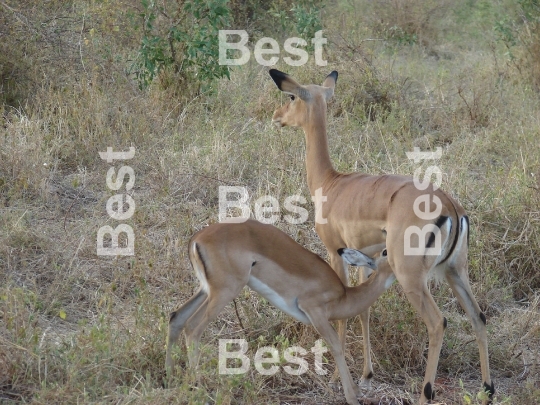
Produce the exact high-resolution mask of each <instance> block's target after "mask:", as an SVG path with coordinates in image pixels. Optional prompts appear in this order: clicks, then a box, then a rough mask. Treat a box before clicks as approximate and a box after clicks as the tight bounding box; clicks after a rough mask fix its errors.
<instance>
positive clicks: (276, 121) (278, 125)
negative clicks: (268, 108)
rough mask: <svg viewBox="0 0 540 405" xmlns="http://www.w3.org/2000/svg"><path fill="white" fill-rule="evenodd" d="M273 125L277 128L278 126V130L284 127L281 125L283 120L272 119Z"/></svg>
mask: <svg viewBox="0 0 540 405" xmlns="http://www.w3.org/2000/svg"><path fill="white" fill-rule="evenodd" d="M272 124H274V125H275V126H277V127H278V128H281V127H282V126H283V125H281V118H277V119H275V118H272Z"/></svg>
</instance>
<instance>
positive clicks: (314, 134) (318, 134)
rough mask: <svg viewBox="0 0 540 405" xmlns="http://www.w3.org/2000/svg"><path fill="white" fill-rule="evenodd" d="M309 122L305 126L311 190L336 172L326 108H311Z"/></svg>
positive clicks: (307, 165) (308, 179) (308, 176)
mask: <svg viewBox="0 0 540 405" xmlns="http://www.w3.org/2000/svg"><path fill="white" fill-rule="evenodd" d="M309 114H311V115H313V116H312V117H308V119H307V122H308V124H307V125H306V126H305V127H304V128H303V129H304V133H305V135H306V171H307V182H308V187H309V191H311V194H312V195H315V194H314V193H315V190H317V189H318V188H319V187H322V185H323V183H324V181H325V180H327V179H328V178H329V177H330V176H331V175H333V174H334V173H336V171H335V170H334V168H333V167H332V162H331V161H330V154H329V152H328V137H327V135H326V108H320V109H318V108H317V109H315V108H313V109H310V111H309Z"/></svg>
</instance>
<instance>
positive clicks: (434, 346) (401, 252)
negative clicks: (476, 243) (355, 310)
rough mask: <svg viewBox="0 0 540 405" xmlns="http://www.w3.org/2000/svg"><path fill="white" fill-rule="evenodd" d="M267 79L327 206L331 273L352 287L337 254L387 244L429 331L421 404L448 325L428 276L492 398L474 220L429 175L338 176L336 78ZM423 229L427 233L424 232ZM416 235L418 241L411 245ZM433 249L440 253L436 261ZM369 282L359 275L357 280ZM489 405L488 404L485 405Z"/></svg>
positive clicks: (322, 232)
mask: <svg viewBox="0 0 540 405" xmlns="http://www.w3.org/2000/svg"><path fill="white" fill-rule="evenodd" d="M269 73H270V76H271V77H272V79H273V80H274V82H275V83H276V85H277V86H278V88H279V89H280V90H281V91H283V92H285V93H287V94H289V95H290V98H291V100H290V101H289V102H288V103H286V104H285V105H284V106H283V107H281V108H279V109H278V110H276V111H275V113H274V116H273V121H274V122H275V123H276V124H277V125H279V126H280V127H283V126H292V127H300V128H302V129H303V130H304V134H305V139H306V171H307V182H308V187H309V190H310V192H311V195H312V196H317V195H319V196H320V197H322V196H324V197H325V198H326V200H324V199H322V200H319V201H323V202H322V203H321V204H319V207H317V206H316V207H315V210H316V217H317V218H320V219H321V220H320V221H317V223H316V224H315V229H316V231H317V233H318V234H319V237H320V238H321V240H322V242H323V243H324V245H325V246H326V248H327V249H328V254H329V256H330V264H331V266H332V268H333V269H334V271H335V272H336V273H337V274H338V276H339V278H340V279H341V280H342V281H343V283H344V284H345V285H347V283H348V273H347V267H346V264H344V262H343V259H342V258H341V257H340V256H339V255H338V254H337V249H338V248H340V247H342V246H347V247H348V248H354V249H362V248H364V247H366V246H370V245H374V244H377V243H382V242H386V244H387V249H388V262H389V264H390V266H391V267H392V269H393V271H394V274H395V276H396V278H397V280H398V281H399V283H400V284H401V286H402V287H403V290H404V292H405V294H406V295H407V298H408V299H409V301H410V302H411V304H412V305H413V307H414V308H415V309H416V311H418V313H419V315H420V316H421V317H422V319H423V321H424V323H425V324H426V326H427V329H428V334H429V350H428V360H427V366H426V374H425V377H424V383H423V389H422V394H421V398H420V403H421V404H425V403H427V402H428V401H430V400H432V399H434V397H435V390H434V386H433V384H434V381H435V374H436V371H437V364H438V362H439V355H440V350H441V345H442V341H443V333H444V329H445V327H446V319H444V317H443V316H442V314H441V311H440V310H439V308H438V307H437V305H436V304H435V301H434V300H433V297H432V296H431V293H430V292H429V288H428V284H427V281H428V279H429V278H430V277H438V278H445V279H446V280H447V281H448V283H449V284H450V287H451V288H452V291H453V292H454V294H455V295H456V297H457V299H458V301H459V303H460V304H461V306H462V307H463V309H464V310H465V312H466V313H467V315H468V316H469V318H470V320H471V322H472V326H473V330H474V333H475V334H476V340H477V342H478V347H479V351H480V366H481V369H482V379H483V382H484V388H485V390H486V391H487V392H488V393H489V397H490V398H491V397H492V395H493V393H494V385H493V382H492V380H491V377H490V373H489V361H488V348H487V337H486V317H485V316H484V314H483V313H482V312H481V310H480V307H479V306H478V304H477V302H476V300H475V299H474V296H473V294H472V292H471V288H470V285H469V277H468V267H467V266H468V263H467V250H468V239H469V220H468V218H467V216H466V214H465V211H464V209H463V208H462V207H461V206H460V205H459V203H458V202H457V201H456V200H454V199H453V198H452V197H451V196H449V195H448V194H446V193H445V192H443V191H442V190H441V189H438V188H436V187H435V186H433V185H432V184H430V183H429V178H430V176H431V173H429V172H426V173H427V174H428V173H429V175H426V177H427V179H424V180H425V181H423V182H417V181H414V180H413V178H411V177H407V176H397V175H381V176H371V175H368V174H364V173H352V174H342V173H338V172H337V171H336V170H334V168H333V167H332V163H331V161H330V155H329V152H328V140H327V135H326V111H327V106H326V103H327V101H328V99H330V98H331V97H332V96H333V94H334V88H335V85H336V80H337V77H338V73H337V72H336V71H334V72H332V73H330V74H329V75H328V76H327V77H326V79H325V80H324V82H323V84H322V86H317V85H306V86H303V85H301V84H299V83H298V82H296V81H295V80H294V79H293V78H291V77H290V76H289V75H287V74H285V73H283V72H280V71H279V70H275V69H272V70H270V72H269ZM426 229H427V230H428V232H424V231H425V230H426ZM412 235H414V236H415V238H411V236H412ZM428 235H429V237H428ZM408 238H409V239H408ZM437 242H438V243H437ZM415 243H416V245H415ZM408 244H409V245H408ZM412 246H414V247H416V248H417V250H418V249H420V251H421V252H420V254H418V252H415V253H414V254H411V253H412V252H411V250H410V249H409V247H412ZM435 247H438V249H436V250H438V251H437V252H436V254H433V253H432V252H433V248H435ZM424 249H425V250H424ZM365 277H366V275H365V274H363V272H362V271H361V272H360V281H363V280H365ZM368 311H369V309H366V311H364V312H363V313H362V314H360V320H361V322H362V333H363V337H364V370H363V382H364V384H365V385H367V386H368V387H369V384H370V380H371V378H372V376H373V367H372V364H371V354H370V344H369V312H368ZM338 332H339V336H340V340H341V342H342V345H344V344H345V322H343V321H342V322H340V323H339V324H338ZM334 376H335V375H334ZM488 402H489V401H488V400H487V399H486V400H485V401H484V404H486V403H488Z"/></svg>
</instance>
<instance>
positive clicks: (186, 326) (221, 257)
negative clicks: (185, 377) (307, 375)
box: [165, 220, 395, 405]
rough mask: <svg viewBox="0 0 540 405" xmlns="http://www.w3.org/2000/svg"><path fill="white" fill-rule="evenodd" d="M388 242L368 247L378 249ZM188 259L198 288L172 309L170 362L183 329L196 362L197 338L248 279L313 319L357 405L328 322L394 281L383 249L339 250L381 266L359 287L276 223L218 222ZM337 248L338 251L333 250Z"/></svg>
mask: <svg viewBox="0 0 540 405" xmlns="http://www.w3.org/2000/svg"><path fill="white" fill-rule="evenodd" d="M383 248H384V244H383V245H376V246H372V247H370V248H369V249H366V252H368V251H369V252H370V253H375V252H381V250H382V249H383ZM188 252H189V260H190V261H191V264H192V266H193V269H194V270H195V274H196V275H197V278H198V279H199V281H200V283H201V286H200V288H199V290H198V291H197V292H196V293H195V294H194V295H193V296H192V297H191V298H190V299H189V300H188V301H187V302H186V303H185V304H184V305H182V306H181V307H180V308H179V309H178V310H176V311H175V312H173V313H172V314H171V318H170V321H169V334H168V338H167V355H166V363H165V367H166V369H167V370H168V371H169V372H170V371H171V370H172V368H173V361H172V357H171V349H172V346H173V344H174V343H175V342H176V341H177V340H178V337H179V336H180V332H181V331H182V330H184V332H185V335H186V345H187V347H188V360H189V364H190V366H191V367H196V366H197V363H198V358H199V340H200V338H201V335H202V333H203V331H204V330H205V329H206V326H207V325H208V323H209V322H211V321H212V320H213V319H215V318H216V317H217V315H218V314H219V313H220V312H221V310H222V309H223V308H224V307H225V305H227V304H228V303H230V302H231V301H232V300H233V299H234V298H236V297H237V296H238V295H239V294H240V292H241V291H242V289H243V288H244V286H246V285H248V286H249V287H251V288H252V289H253V290H255V291H256V292H258V293H259V294H260V295H262V296H263V297H264V298H266V299H267V300H268V301H269V302H271V303H272V304H273V305H274V306H276V307H277V308H279V309H281V310H282V311H283V312H285V313H287V314H289V315H291V316H292V317H294V318H296V319H297V320H299V321H301V322H304V323H307V324H311V325H313V326H314V327H315V329H317V331H318V332H319V333H320V334H321V336H322V337H323V338H324V339H325V340H326V342H327V343H328V345H329V347H330V351H331V353H332V355H333V356H334V359H335V361H336V364H337V368H338V369H339V373H340V375H341V382H342V384H343V391H344V393H345V398H346V399H347V403H349V404H351V405H359V403H358V400H357V395H359V394H360V392H359V389H358V387H357V386H356V385H355V384H354V383H353V380H352V378H351V374H350V372H349V368H348V367H347V363H346V361H345V356H344V354H343V351H342V345H341V342H340V340H339V337H338V335H337V333H336V331H335V330H334V328H333V327H332V325H331V324H330V321H331V320H336V319H344V318H349V317H351V316H356V315H357V314H359V313H360V312H361V311H365V310H366V308H369V306H370V305H371V304H372V303H373V302H374V301H375V300H376V299H377V297H379V295H380V294H382V293H383V292H384V291H385V290H386V289H387V288H388V287H390V285H391V284H392V282H393V281H394V279H395V277H394V274H393V272H392V269H391V268H390V266H388V261H387V258H386V253H385V250H382V254H381V256H380V257H379V258H378V259H377V260H376V261H374V260H373V259H371V258H370V257H369V256H367V255H365V254H363V253H362V252H359V251H356V250H352V249H340V251H339V254H341V255H343V257H344V258H345V259H346V260H347V261H348V263H350V264H353V265H357V266H369V267H371V268H372V269H377V268H378V267H379V270H378V271H376V272H375V275H374V276H372V277H370V279H369V280H368V281H366V282H365V283H364V284H360V285H359V286H357V287H352V288H351V287H346V286H344V285H343V283H342V282H341V280H340V279H339V277H338V276H337V275H336V273H335V272H334V271H333V270H332V269H331V268H330V266H329V265H328V264H327V263H326V262H325V261H324V260H322V259H321V258H320V257H319V256H317V255H316V254H314V253H312V252H310V251H309V250H307V249H305V248H303V247H302V246H300V245H299V244H298V243H296V242H295V241H294V240H292V239H291V238H290V237H289V236H288V235H286V234H285V233H283V232H282V231H280V230H279V229H278V228H276V227H274V226H272V225H265V224H262V223H260V222H257V221H254V220H247V221H246V222H243V223H219V224H213V225H210V226H208V227H207V228H204V229H202V230H201V231H199V232H198V233H196V234H195V235H194V236H193V237H192V238H191V241H190V242H189V250H188ZM336 253H337V252H336Z"/></svg>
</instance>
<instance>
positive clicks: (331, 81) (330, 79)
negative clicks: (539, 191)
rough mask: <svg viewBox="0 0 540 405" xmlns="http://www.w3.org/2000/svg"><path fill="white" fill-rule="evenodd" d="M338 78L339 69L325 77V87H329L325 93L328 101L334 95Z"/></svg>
mask: <svg viewBox="0 0 540 405" xmlns="http://www.w3.org/2000/svg"><path fill="white" fill-rule="evenodd" d="M337 78H338V72H337V70H334V71H333V72H332V73H330V74H329V75H328V76H326V79H324V82H323V84H322V85H323V87H326V88H327V89H326V92H325V94H324V97H325V98H326V101H328V100H329V99H330V98H331V97H332V96H333V95H334V89H335V87H336V83H337Z"/></svg>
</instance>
